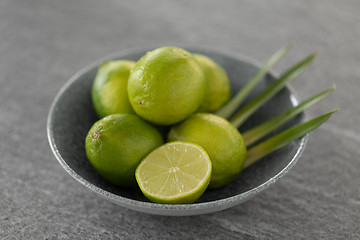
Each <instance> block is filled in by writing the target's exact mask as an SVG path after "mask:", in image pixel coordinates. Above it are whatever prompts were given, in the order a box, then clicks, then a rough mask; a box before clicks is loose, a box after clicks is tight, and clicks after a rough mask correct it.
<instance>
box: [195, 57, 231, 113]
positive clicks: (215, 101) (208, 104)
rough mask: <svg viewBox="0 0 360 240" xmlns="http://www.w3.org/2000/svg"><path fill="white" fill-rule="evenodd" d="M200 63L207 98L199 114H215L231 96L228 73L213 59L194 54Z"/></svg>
mask: <svg viewBox="0 0 360 240" xmlns="http://www.w3.org/2000/svg"><path fill="white" fill-rule="evenodd" d="M194 57H195V58H196V60H197V61H198V62H199V63H200V65H201V67H202V69H203V71H204V74H205V82H206V88H205V89H206V90H205V97H204V100H203V102H202V103H201V105H200V107H199V109H198V112H215V111H216V110H218V109H219V108H220V107H221V106H222V105H224V104H225V103H226V102H227V101H228V100H229V99H230V96H231V88H230V81H229V78H228V75H227V73H226V71H225V70H224V69H223V68H222V67H221V66H220V65H219V64H218V63H216V62H215V61H214V60H212V59H211V58H209V57H207V56H204V55H201V54H194Z"/></svg>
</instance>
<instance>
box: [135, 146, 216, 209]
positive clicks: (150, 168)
mask: <svg viewBox="0 0 360 240" xmlns="http://www.w3.org/2000/svg"><path fill="white" fill-rule="evenodd" d="M211 169H212V166H211V161H210V158H209V156H208V154H207V153H206V151H205V150H204V149H203V148H202V147H200V146H199V145H195V144H192V143H187V142H170V143H167V144H164V145H162V146H161V147H159V148H157V149H155V150H154V151H152V152H151V153H150V154H149V155H148V156H147V157H146V158H145V159H144V160H143V161H142V162H141V163H140V164H139V166H138V167H137V169H136V173H135V176H136V180H137V182H138V184H139V187H140V189H141V191H142V192H143V194H144V195H145V196H146V197H147V198H148V199H149V200H150V201H152V202H155V203H166V204H187V203H193V202H195V201H196V200H197V199H198V198H199V197H200V196H201V195H202V194H203V193H204V191H205V190H206V188H207V186H208V185H209V182H210V177H211Z"/></svg>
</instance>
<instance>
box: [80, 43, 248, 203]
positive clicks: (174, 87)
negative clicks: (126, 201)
mask: <svg viewBox="0 0 360 240" xmlns="http://www.w3.org/2000/svg"><path fill="white" fill-rule="evenodd" d="M230 92H231V90H230V83H229V79H228V76H227V74H226V72H225V70H224V69H223V68H222V67H221V66H220V65H219V64H217V63H216V62H214V61H213V60H212V59H210V58H209V57H207V56H204V55H200V54H192V53H190V52H188V51H186V50H184V49H181V48H178V47H161V48H157V49H155V50H153V51H150V52H147V53H146V54H145V55H144V56H143V57H142V58H141V59H139V60H138V62H136V63H135V62H132V61H129V60H116V61H108V62H105V63H103V64H101V65H100V66H99V69H98V74H97V75H96V78H95V80H94V83H93V87H92V100H93V104H94V108H95V110H96V112H97V114H98V116H99V117H100V118H101V119H100V120H99V121H97V122H96V123H95V124H94V125H93V127H92V128H91V129H90V131H89V133H88V135H87V137H86V141H85V147H86V153H87V156H88V158H89V160H90V162H91V164H92V165H93V166H94V168H95V169H96V170H97V172H98V173H99V174H100V175H101V176H103V177H104V178H105V179H107V180H108V181H109V182H111V183H113V184H116V185H119V186H124V187H133V186H136V181H137V184H138V186H139V187H140V189H141V191H142V192H143V193H144V195H145V196H146V197H148V198H149V199H150V200H151V201H153V202H159V203H192V202H194V201H196V200H197V199H198V198H199V197H200V195H201V194H202V193H203V192H204V191H205V189H206V188H207V187H208V185H209V183H210V187H218V186H222V185H224V184H226V183H227V182H229V181H231V180H232V179H233V178H234V177H235V176H236V175H237V173H238V172H240V169H241V167H242V165H243V162H244V159H245V156H246V149H245V147H244V144H243V141H242V138H241V135H240V134H239V133H238V132H237V131H236V129H235V128H234V127H233V126H231V125H230V124H228V123H227V122H226V121H225V120H223V119H221V118H216V117H215V118H213V117H212V116H213V115H211V114H206V113H201V114H195V113H196V112H214V111H216V110H217V109H219V108H220V107H221V106H222V105H223V104H225V103H226V102H227V101H228V100H229V98H230ZM203 119H205V124H203V123H204V122H203ZM184 120H185V122H184V123H185V124H179V123H181V122H183V121H184ZM214 123H215V125H214ZM161 125H166V126H170V127H172V128H171V130H170V133H169V135H168V140H169V141H173V142H171V143H167V144H165V145H163V144H164V140H163V138H162V137H161V134H160V133H159V131H158V129H157V128H158V126H161ZM212 125H214V126H215V127H214V126H212ZM194 128H210V132H209V134H215V135H216V136H217V138H216V139H214V140H211V141H209V140H210V139H212V137H211V136H210V135H201V136H194V134H192V133H193V132H192V130H193V129H194ZM224 131H225V132H230V134H232V135H231V136H232V138H228V139H226V137H225V138H223V137H222V136H223V135H224V134H223V132H224ZM226 134H228V133H226ZM226 134H225V135H226ZM224 141H225V142H224ZM204 142H207V144H203V143H204ZM224 146H225V148H224ZM239 146H243V147H241V148H239ZM220 154H226V155H228V157H229V161H228V162H223V163H221V160H218V159H222V158H219V157H218V155H220ZM234 164H235V166H234ZM135 179H136V180H135Z"/></svg>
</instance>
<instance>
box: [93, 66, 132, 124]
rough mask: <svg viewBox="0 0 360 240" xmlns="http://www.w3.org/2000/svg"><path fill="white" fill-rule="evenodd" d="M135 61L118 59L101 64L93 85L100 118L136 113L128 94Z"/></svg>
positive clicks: (94, 102) (96, 109) (95, 104)
mask: <svg viewBox="0 0 360 240" xmlns="http://www.w3.org/2000/svg"><path fill="white" fill-rule="evenodd" d="M134 66H135V62H133V61H128V60H118V61H109V62H104V63H102V64H101V65H100V67H99V69H98V72H97V75H96V77H95V80H94V83H93V86H92V92H91V96H92V100H93V104H94V108H95V111H96V113H97V114H98V116H99V117H100V118H103V117H106V116H107V115H110V114H115V113H134V110H133V109H132V107H131V105H130V103H129V100H128V94H127V82H128V78H129V75H130V70H131V69H132V68H133V67H134Z"/></svg>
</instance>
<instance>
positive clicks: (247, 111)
mask: <svg viewBox="0 0 360 240" xmlns="http://www.w3.org/2000/svg"><path fill="white" fill-rule="evenodd" d="M317 55H318V52H314V53H313V54H311V55H309V56H308V57H306V58H305V59H304V60H302V61H301V62H300V63H298V64H296V65H295V66H293V67H292V68H291V69H290V70H288V71H287V72H286V73H284V74H283V75H282V76H281V77H280V78H279V79H277V80H276V81H274V82H273V83H272V84H270V85H269V86H268V87H267V88H266V89H265V90H264V91H263V92H262V93H260V94H259V95H258V96H257V97H256V98H255V99H254V100H252V101H251V102H250V103H248V104H247V105H245V106H244V107H243V108H241V109H240V110H239V111H238V112H237V113H236V114H235V115H234V116H233V117H232V118H230V122H231V123H232V124H233V125H234V126H235V127H237V128H238V127H239V126H241V124H242V123H244V122H245V121H246V120H247V119H248V118H249V117H250V116H251V115H252V114H253V113H254V112H255V111H256V110H257V109H259V108H260V107H261V106H262V105H263V104H264V103H265V102H266V101H267V100H269V99H270V98H271V97H272V96H274V95H275V94H276V93H277V92H279V91H280V90H281V89H282V88H283V87H284V86H285V85H286V83H288V82H289V81H291V80H293V79H294V78H296V77H297V76H299V75H300V74H301V73H302V72H304V71H305V69H306V68H307V67H308V66H309V65H310V63H311V62H312V61H313V60H314V59H315V57H316V56H317Z"/></svg>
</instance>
